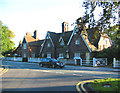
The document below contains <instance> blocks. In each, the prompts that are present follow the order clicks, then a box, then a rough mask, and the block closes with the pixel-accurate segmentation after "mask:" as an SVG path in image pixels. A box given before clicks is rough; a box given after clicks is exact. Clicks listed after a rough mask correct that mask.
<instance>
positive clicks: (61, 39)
mask: <svg viewBox="0 0 120 93" xmlns="http://www.w3.org/2000/svg"><path fill="white" fill-rule="evenodd" d="M59 42H60V45H61V46H64V40H63V38H62V37H60V39H59Z"/></svg>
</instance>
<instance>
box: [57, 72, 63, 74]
mask: <svg viewBox="0 0 120 93" xmlns="http://www.w3.org/2000/svg"><path fill="white" fill-rule="evenodd" d="M56 73H60V74H65V73H63V72H56Z"/></svg>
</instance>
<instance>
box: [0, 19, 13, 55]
mask: <svg viewBox="0 0 120 93" xmlns="http://www.w3.org/2000/svg"><path fill="white" fill-rule="evenodd" d="M14 37H15V35H14V33H13V32H12V31H11V30H9V28H8V27H7V26H4V25H3V24H2V22H1V21H0V40H1V41H0V45H1V52H2V54H4V53H5V52H8V51H10V50H11V49H13V46H14V42H13V41H12V38H14Z"/></svg>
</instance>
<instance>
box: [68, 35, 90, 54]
mask: <svg viewBox="0 0 120 93" xmlns="http://www.w3.org/2000/svg"><path fill="white" fill-rule="evenodd" d="M69 46H70V47H71V49H72V50H74V51H73V52H75V51H76V52H77V51H81V52H88V51H89V52H91V50H90V48H88V46H87V45H86V43H85V41H84V39H83V38H82V35H78V34H76V35H73V37H72V39H71V42H70V44H69Z"/></svg>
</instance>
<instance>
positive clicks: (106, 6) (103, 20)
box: [83, 1, 120, 31]
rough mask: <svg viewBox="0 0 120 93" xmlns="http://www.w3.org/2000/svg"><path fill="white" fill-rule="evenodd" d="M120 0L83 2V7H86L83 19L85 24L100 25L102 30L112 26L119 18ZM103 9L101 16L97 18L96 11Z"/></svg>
mask: <svg viewBox="0 0 120 93" xmlns="http://www.w3.org/2000/svg"><path fill="white" fill-rule="evenodd" d="M119 4H120V2H112V1H111V2H99V1H89V2H83V7H85V13H84V14H85V15H84V16H83V20H84V23H85V24H88V25H90V27H92V28H94V27H99V29H100V31H104V30H105V29H106V28H108V27H110V25H111V24H114V23H115V22H116V21H118V20H117V16H118V15H117V14H116V13H117V12H118V6H119ZM96 10H97V11H100V10H102V11H101V12H100V13H99V14H98V15H99V18H97V20H95V17H96V16H98V15H95V14H96V12H95V11H96Z"/></svg>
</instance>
